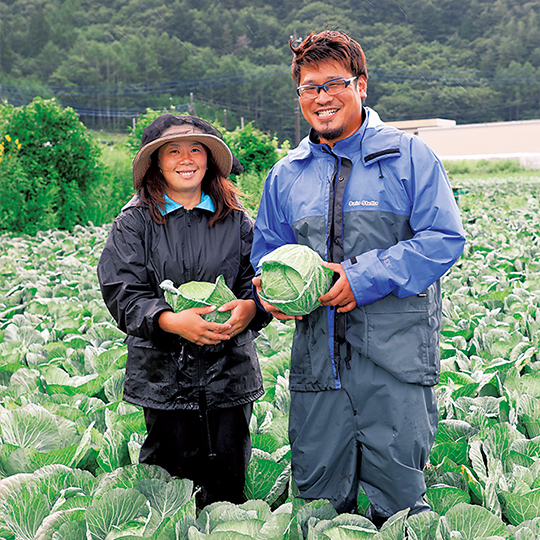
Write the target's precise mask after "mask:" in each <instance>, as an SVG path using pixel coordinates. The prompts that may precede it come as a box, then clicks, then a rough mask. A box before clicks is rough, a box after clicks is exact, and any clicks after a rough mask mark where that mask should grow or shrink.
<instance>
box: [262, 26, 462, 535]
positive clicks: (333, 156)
mask: <svg viewBox="0 0 540 540" xmlns="http://www.w3.org/2000/svg"><path fill="white" fill-rule="evenodd" d="M290 46H291V49H292V51H293V53H294V57H293V61H292V75H293V79H294V81H295V83H296V84H297V93H298V96H299V102H300V106H301V108H302V113H303V115H304V117H305V118H306V120H307V121H308V122H309V124H310V125H311V126H312V129H311V130H310V133H309V135H308V136H307V137H306V138H305V139H304V140H303V141H301V143H300V145H299V146H298V148H296V149H294V150H292V151H290V152H289V153H288V156H287V157H285V158H283V159H282V160H280V161H279V162H278V163H277V164H276V165H275V166H274V167H273V168H272V170H271V171H270V173H269V175H268V178H267V179H266V183H265V186H264V190H263V195H262V198H261V204H260V208H259V213H258V216H257V220H256V227H255V235H254V241H253V249H252V264H253V266H254V267H255V268H257V270H258V274H259V275H260V277H256V278H255V279H254V285H255V287H256V289H257V292H258V294H259V301H260V302H261V304H262V306H263V307H264V308H265V309H266V310H267V311H269V312H271V313H273V314H274V316H276V317H277V318H278V319H281V320H287V319H293V318H294V319H296V331H295V336H294V341H293V347H292V359H291V374H290V390H291V411H290V423H289V437H290V442H291V448H292V470H293V475H294V479H295V481H296V484H297V486H298V488H299V491H300V495H301V497H302V498H304V499H306V500H315V499H320V498H325V499H329V500H330V501H331V502H332V504H333V505H334V507H335V508H336V509H337V510H338V511H339V512H355V511H356V510H357V498H358V495H359V490H360V486H362V487H363V489H364V491H365V493H366V495H367V496H368V498H369V500H370V507H369V510H368V513H367V517H368V518H370V519H371V520H372V521H373V522H374V523H375V524H376V525H378V526H380V525H382V523H384V521H385V520H386V519H388V517H390V516H392V515H393V514H395V513H396V512H398V511H400V510H403V509H406V508H408V509H410V513H411V514H417V513H419V512H422V511H425V510H429V506H428V505H427V504H426V502H425V501H424V499H423V495H424V494H425V490H426V486H425V482H424V476H423V468H424V466H425V464H426V462H427V459H428V455H429V452H430V450H431V447H432V444H433V440H434V437H435V433H436V429H437V422H438V411H437V403H436V399H435V392H434V385H435V384H436V383H437V382H438V377H439V371H440V366H439V360H440V356H439V331H440V326H441V288H440V278H441V276H442V275H443V274H444V273H445V272H447V270H448V269H449V268H450V267H451V266H452V265H453V264H454V263H455V262H456V260H457V259H458V258H459V256H460V255H461V253H462V251H463V246H464V242H465V239H464V231H463V227H462V224H461V219H460V216H459V210H458V208H457V205H456V201H455V200H454V197H453V194H452V190H451V186H450V183H449V181H448V179H447V177H446V174H445V171H444V168H443V165H442V164H441V162H440V161H439V159H438V158H437V157H436V156H435V155H434V154H433V152H432V151H431V150H430V149H429V148H428V147H427V146H426V145H425V144H424V143H423V142H422V141H421V140H420V139H419V138H418V137H415V136H412V135H409V134H407V133H404V132H402V131H399V130H397V129H394V128H391V127H388V126H385V125H383V124H382V123H381V122H380V120H379V119H378V116H377V114H376V113H375V112H374V111H372V110H370V109H368V108H366V107H364V106H363V100H364V98H365V97H366V95H367V93H366V92H367V77H368V75H367V71H366V64H365V56H364V53H363V51H362V48H361V47H360V45H359V44H358V43H356V42H355V41H354V40H352V39H351V38H350V37H348V36H347V35H346V34H344V33H342V32H336V31H324V32H320V33H312V34H311V35H309V36H308V37H307V38H305V39H304V40H303V41H302V42H301V43H299V44H297V45H295V44H294V43H293V42H290ZM295 244H300V245H302V246H307V247H308V248H310V249H311V250H312V251H314V252H316V254H318V256H320V258H322V259H323V260H324V262H321V265H322V266H323V267H325V268H329V269H330V270H332V271H333V276H334V279H333V282H332V283H331V284H330V288H329V290H327V292H326V291H324V292H323V294H322V295H321V296H320V297H319V298H318V302H319V303H318V307H317V306H315V308H314V309H313V310H312V311H310V312H309V313H308V310H306V311H305V312H303V313H302V314H299V313H298V311H296V312H295V311H287V309H285V307H283V308H282V309H280V307H278V306H282V305H283V306H285V303H283V304H279V301H280V299H279V287H277V286H276V284H279V283H278V282H279V279H274V278H272V279H270V278H268V277H267V276H266V266H268V269H269V270H270V269H273V270H275V268H276V265H277V264H283V261H289V260H291V261H292V260H294V259H295V257H294V256H292V255H290V254H285V256H283V255H282V256H281V259H280V260H279V261H278V262H276V257H275V256H274V253H275V250H276V249H277V248H281V249H290V246H294V245H295ZM283 246H285V248H283ZM277 259H279V257H277ZM296 259H297V260H300V263H299V264H298V266H299V267H297V268H295V269H294V270H295V271H297V272H298V274H299V275H300V276H301V279H303V280H304V282H305V283H307V282H308V281H309V279H311V278H310V277H309V276H308V275H307V274H306V271H305V269H303V268H301V266H302V263H301V258H299V257H296ZM310 272H311V271H310ZM283 276H284V278H283V281H282V283H283V284H284V290H287V291H289V290H290V287H287V288H286V287H285V284H287V285H292V286H294V287H296V289H297V290H298V291H299V295H300V296H302V295H303V294H304V291H303V290H301V285H302V281H300V283H298V282H299V278H298V277H297V276H296V274H294V273H293V272H292V271H289V270H287V272H284V273H283ZM265 280H266V283H267V284H266V283H265ZM265 287H267V288H269V289H272V291H270V292H271V293H273V296H272V294H270V293H269V292H268V291H265ZM305 292H306V294H307V292H308V291H307V289H306V291H305ZM286 294H289V292H287V293H286ZM273 298H275V301H274V300H273ZM287 313H290V314H287Z"/></svg>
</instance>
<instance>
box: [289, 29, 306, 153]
mask: <svg viewBox="0 0 540 540" xmlns="http://www.w3.org/2000/svg"><path fill="white" fill-rule="evenodd" d="M290 39H291V40H292V42H293V45H294V46H297V45H300V43H302V39H303V38H301V37H296V30H295V31H294V34H293V35H292V36H290ZM298 99H299V98H298V96H296V97H295V99H294V128H295V143H296V144H295V146H298V145H299V144H300V102H299V101H298Z"/></svg>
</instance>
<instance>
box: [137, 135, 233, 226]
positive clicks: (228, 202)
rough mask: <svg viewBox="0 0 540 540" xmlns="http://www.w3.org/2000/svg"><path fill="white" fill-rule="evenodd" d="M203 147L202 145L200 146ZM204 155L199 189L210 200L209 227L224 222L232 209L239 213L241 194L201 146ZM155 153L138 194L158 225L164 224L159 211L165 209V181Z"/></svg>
mask: <svg viewBox="0 0 540 540" xmlns="http://www.w3.org/2000/svg"><path fill="white" fill-rule="evenodd" d="M203 146H204V144H203ZM204 149H205V150H206V155H207V170H206V174H205V175H204V178H203V180H202V184H201V187H202V190H203V191H204V192H205V193H206V194H207V195H208V196H209V197H210V198H211V199H212V202H213V203H214V208H215V212H214V215H213V216H212V218H211V219H210V221H209V222H208V226H209V227H212V226H213V225H215V224H216V223H218V222H219V221H222V220H223V219H225V218H226V217H227V216H228V215H229V214H230V213H231V212H232V211H233V210H241V209H242V205H241V203H240V200H239V197H240V191H239V190H238V189H237V188H236V187H235V185H234V184H233V183H232V182H231V180H229V179H228V178H223V177H222V176H221V175H220V174H219V173H218V168H217V167H216V164H215V161H214V158H213V156H212V153H211V152H210V150H209V149H208V148H207V147H206V146H204ZM158 151H159V148H158V149H157V150H155V151H154V153H153V154H152V156H151V162H150V167H149V168H148V171H146V174H145V175H144V178H143V186H142V188H141V189H140V191H139V194H140V196H141V200H142V201H143V202H145V203H146V204H148V207H149V209H150V216H151V218H152V220H153V221H155V222H156V223H157V224H158V225H164V224H165V223H166V222H167V216H166V215H163V214H162V213H161V212H160V208H161V209H162V210H165V199H164V198H163V196H164V195H165V192H166V191H167V181H166V180H165V177H164V176H163V174H162V173H161V171H160V170H159V166H158Z"/></svg>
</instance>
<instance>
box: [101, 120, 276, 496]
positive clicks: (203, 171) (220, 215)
mask: <svg viewBox="0 0 540 540" xmlns="http://www.w3.org/2000/svg"><path fill="white" fill-rule="evenodd" d="M241 170H242V169H241V165H240V164H239V163H238V161H237V160H235V158H233V155H232V153H231V151H230V149H229V148H228V146H227V145H226V144H225V143H224V142H223V140H222V138H221V134H220V133H219V132H218V131H217V130H216V129H214V128H213V127H212V126H211V125H210V124H209V123H207V122H205V121H204V120H201V119H199V118H196V117H192V116H181V115H172V114H165V115H162V116H160V117H159V118H157V119H156V120H155V121H154V122H152V124H150V125H149V126H148V127H147V128H146V129H145V130H144V132H143V135H142V139H141V148H140V150H139V152H138V153H137V156H136V157H135V159H134V161H133V185H134V188H135V189H136V190H137V194H136V195H135V196H134V197H133V199H132V200H131V201H130V202H129V203H128V204H127V205H126V206H125V207H124V208H123V209H122V212H121V213H120V215H119V216H118V217H117V218H116V220H115V221H114V223H113V225H112V229H111V232H110V235H109V237H108V239H107V242H106V245H105V248H104V250H103V253H102V255H101V258H100V261H99V264H98V277H99V282H100V286H101V291H102V295H103V298H104V301H105V303H106V305H107V307H108V309H109V311H110V312H111V314H112V316H113V317H114V319H115V320H116V322H117V323H118V327H119V328H120V329H121V330H122V331H124V332H125V333H126V334H127V339H126V342H127V346H128V359H127V365H126V379H125V384H124V399H125V400H126V401H128V402H130V403H133V404H136V405H139V406H141V407H143V409H144V416H145V421H146V427H147V437H146V439H145V441H144V444H143V445H142V448H141V452H140V458H139V461H140V462H141V463H148V464H156V465H160V466H162V467H163V468H165V469H166V470H167V471H168V472H169V473H170V474H172V475H174V476H180V477H184V478H190V479H192V480H193V481H194V483H195V485H196V486H199V487H200V490H199V492H198V502H199V504H200V505H201V506H204V505H206V504H209V503H211V502H214V501H218V500H229V501H231V502H234V503H238V502H241V501H242V500H243V487H244V481H245V474H246V470H247V464H248V461H249V458H250V455H251V440H250V434H249V422H250V418H251V413H252V406H253V401H255V400H256V399H257V398H259V397H260V396H261V395H262V394H263V387H262V377H261V372H260V369H259V365H258V361H257V357H256V353H255V347H254V343H253V341H254V338H255V337H256V335H257V334H256V331H257V330H259V329H260V328H261V327H262V326H264V325H265V324H267V323H268V320H269V316H268V314H266V313H264V312H263V311H262V310H259V308H257V306H256V304H255V302H254V301H253V298H252V289H251V279H252V278H253V268H252V267H251V265H250V261H249V256H250V251H251V241H252V236H253V220H252V219H251V218H250V217H249V216H248V215H247V213H246V212H245V210H244V209H243V208H242V206H241V205H240V203H239V200H238V196H237V195H238V194H237V191H236V189H235V188H234V186H233V184H232V182H231V181H230V180H229V179H228V176H229V175H230V174H231V172H240V171H241ZM164 282H166V283H168V289H169V290H173V291H177V292H178V291H179V290H180V289H181V288H182V287H184V289H185V290H187V293H186V295H187V296H188V297H189V296H190V294H191V293H190V292H189V291H190V290H191V291H195V290H198V289H200V288H201V286H202V285H204V286H205V287H208V286H210V288H212V285H211V284H214V283H215V284H216V285H214V287H215V288H216V289H217V287H218V285H219V286H220V287H222V288H224V289H226V290H227V294H230V297H229V298H232V300H227V301H225V303H224V304H223V305H220V306H219V305H216V304H214V305H211V303H212V302H216V300H212V299H215V298H220V297H222V296H220V295H219V294H216V295H214V296H212V295H210V297H209V298H210V299H211V300H210V301H209V302H202V303H194V304H193V305H195V306H202V307H187V306H186V305H183V307H184V308H185V309H182V310H181V311H180V310H179V311H175V310H174V309H173V307H171V302H172V300H171V298H172V297H171V296H168V297H166V296H165V292H164V290H163V288H162V285H163V284H164ZM175 287H179V289H175ZM167 299H168V300H169V302H167ZM184 300H185V298H184ZM188 300H189V298H188ZM209 304H210V305H209ZM217 315H220V316H221V318H225V319H226V320H225V322H218V321H220V319H219V317H217Z"/></svg>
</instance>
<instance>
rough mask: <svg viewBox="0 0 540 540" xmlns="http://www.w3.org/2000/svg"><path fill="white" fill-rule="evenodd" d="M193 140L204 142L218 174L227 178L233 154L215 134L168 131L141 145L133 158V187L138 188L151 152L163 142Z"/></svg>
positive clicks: (148, 165)
mask: <svg viewBox="0 0 540 540" xmlns="http://www.w3.org/2000/svg"><path fill="white" fill-rule="evenodd" d="M176 140H182V141H194V142H200V143H202V144H204V145H205V146H206V147H207V148H208V150H210V153H211V154H212V158H213V160H214V162H215V164H216V167H217V168H218V171H219V174H220V175H221V176H223V177H224V178H228V177H229V175H230V174H231V170H232V166H233V156H232V152H231V151H230V149H229V147H228V146H227V145H226V144H225V143H224V142H223V141H222V140H221V139H220V138H219V137H216V136H215V135H210V134H207V133H169V134H166V135H164V136H163V137H160V138H159V139H156V140H155V141H152V142H150V143H148V144H147V145H145V146H143V147H142V148H141V149H140V150H139V151H138V152H137V155H136V156H135V159H134V160H133V188H134V189H135V190H137V191H138V190H139V189H141V187H142V184H143V178H144V175H145V174H146V171H148V168H149V167H150V163H151V158H152V154H153V153H154V152H155V151H156V150H157V149H158V148H160V147H161V146H163V145H164V144H166V143H168V142H171V141H176Z"/></svg>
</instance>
